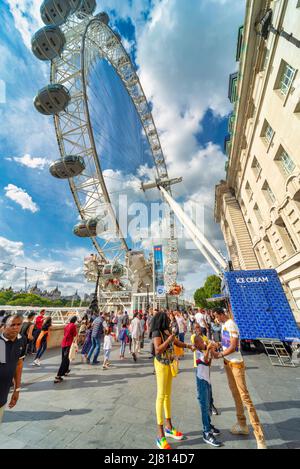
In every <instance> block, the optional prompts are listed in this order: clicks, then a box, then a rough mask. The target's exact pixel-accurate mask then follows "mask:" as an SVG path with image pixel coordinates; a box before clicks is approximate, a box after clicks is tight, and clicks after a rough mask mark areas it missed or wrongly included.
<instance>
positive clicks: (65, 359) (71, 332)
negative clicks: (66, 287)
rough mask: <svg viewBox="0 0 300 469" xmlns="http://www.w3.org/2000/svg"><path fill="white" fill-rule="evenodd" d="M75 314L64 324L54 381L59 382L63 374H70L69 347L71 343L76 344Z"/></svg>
mask: <svg viewBox="0 0 300 469" xmlns="http://www.w3.org/2000/svg"><path fill="white" fill-rule="evenodd" d="M76 322H77V316H73V317H72V318H71V319H70V322H69V324H67V325H66V326H65V329H64V337H63V340H62V343H61V352H62V360H61V364H60V367H59V370H58V373H57V375H56V377H55V380H54V383H55V384H57V383H61V382H62V381H63V376H68V375H69V374H70V371H71V370H70V359H69V355H70V349H71V346H72V344H73V343H76V345H77V327H76Z"/></svg>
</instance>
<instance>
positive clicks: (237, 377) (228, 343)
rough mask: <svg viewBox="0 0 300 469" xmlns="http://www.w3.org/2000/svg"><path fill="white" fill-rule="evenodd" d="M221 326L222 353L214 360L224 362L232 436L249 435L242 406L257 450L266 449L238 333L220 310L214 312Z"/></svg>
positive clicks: (235, 326) (215, 354) (218, 353)
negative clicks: (233, 417) (232, 409)
mask: <svg viewBox="0 0 300 469" xmlns="http://www.w3.org/2000/svg"><path fill="white" fill-rule="evenodd" d="M214 312H215V314H216V316H217V318H218V320H219V321H220V323H221V324H222V348H223V351H222V352H215V353H214V358H216V359H220V358H222V359H223V360H224V365H225V371H226V374H227V379H228V384H229V387H230V390H231V393H232V397H233V399H234V401H235V407H236V415H237V423H236V425H234V426H233V428H232V429H231V433H232V434H234V435H249V429H248V426H247V421H246V416H245V411H244V406H245V407H246V408H247V411H248V415H249V418H250V422H251V425H252V427H253V431H254V435H255V438H256V442H257V448H258V449H266V448H267V446H266V442H265V436H264V432H263V428H262V425H261V423H260V421H259V418H258V415H257V412H256V410H255V407H254V404H253V402H252V400H251V397H250V395H249V391H248V388H247V384H246V373H245V363H244V359H243V357H242V354H241V352H240V333H239V329H238V327H237V325H236V323H235V322H234V321H233V320H232V319H231V318H230V317H229V315H228V314H227V312H225V311H224V310H223V309H222V308H215V310H214Z"/></svg>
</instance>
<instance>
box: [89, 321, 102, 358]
mask: <svg viewBox="0 0 300 469" xmlns="http://www.w3.org/2000/svg"><path fill="white" fill-rule="evenodd" d="M103 322H104V319H103V317H102V314H101V313H98V317H96V319H95V321H94V322H93V325H92V346H91V348H90V351H89V353H88V357H87V363H90V362H91V358H92V356H93V354H94V358H93V365H97V364H98V363H100V362H98V357H99V354H100V348H101V340H102V338H103V331H104V327H103Z"/></svg>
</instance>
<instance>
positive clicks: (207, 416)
mask: <svg viewBox="0 0 300 469" xmlns="http://www.w3.org/2000/svg"><path fill="white" fill-rule="evenodd" d="M194 344H195V347H196V352H195V353H196V383H197V398H198V401H199V405H200V408H201V415H202V426H203V441H204V442H205V443H207V444H209V445H211V446H215V447H220V446H222V443H221V442H220V441H218V440H217V439H216V436H218V435H220V433H221V432H220V430H218V429H217V428H215V427H214V426H213V425H212V423H211V396H212V388H211V380H210V366H211V361H212V356H211V350H212V349H213V347H214V346H215V345H214V344H213V343H212V342H210V343H205V342H204V341H203V339H202V337H201V336H200V335H196V336H195V338H194Z"/></svg>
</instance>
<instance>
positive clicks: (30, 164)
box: [6, 154, 49, 169]
mask: <svg viewBox="0 0 300 469" xmlns="http://www.w3.org/2000/svg"><path fill="white" fill-rule="evenodd" d="M6 159H7V160H8V161H15V162H16V163H19V164H20V165H21V166H26V167H27V168H31V169H44V168H45V167H46V166H47V165H48V164H49V162H48V160H46V158H34V157H32V156H31V155H29V154H26V155H24V156H22V157H20V158H18V157H13V158H6Z"/></svg>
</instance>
